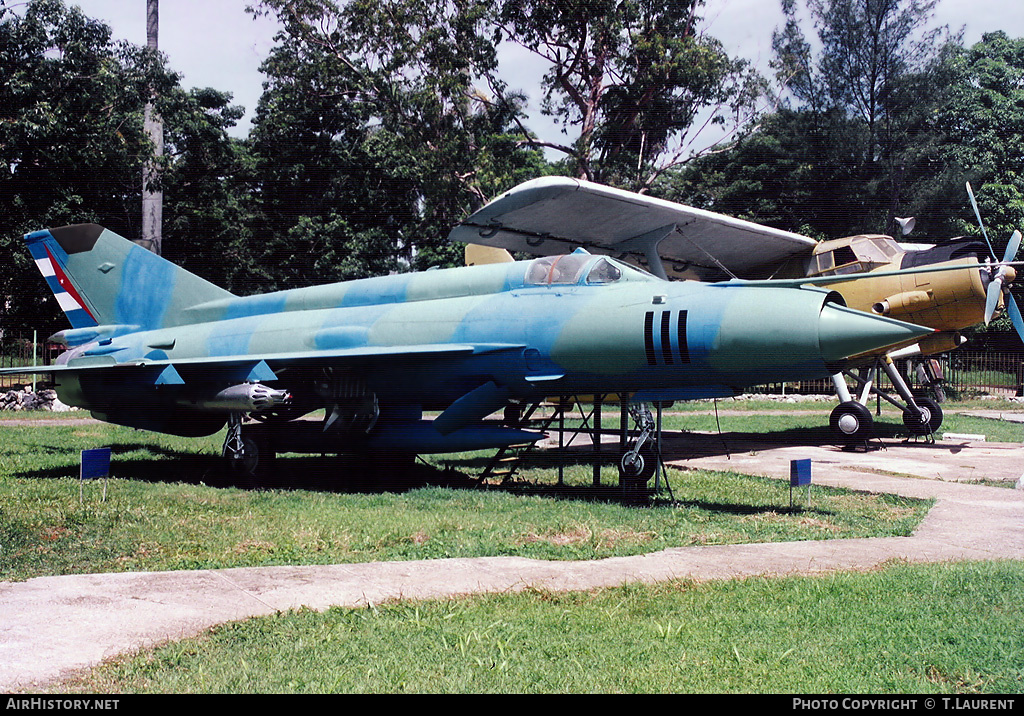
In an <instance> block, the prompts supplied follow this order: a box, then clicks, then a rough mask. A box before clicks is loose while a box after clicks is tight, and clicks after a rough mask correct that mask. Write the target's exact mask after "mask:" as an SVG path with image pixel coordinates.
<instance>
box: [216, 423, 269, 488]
mask: <svg viewBox="0 0 1024 716" xmlns="http://www.w3.org/2000/svg"><path fill="white" fill-rule="evenodd" d="M224 461H225V463H226V465H227V472H228V475H229V477H230V480H231V483H232V484H233V485H235V486H236V487H240V488H243V489H247V490H248V489H253V488H257V487H263V486H266V485H267V484H268V483H269V480H270V479H271V477H272V476H273V474H274V471H275V469H276V463H277V454H276V453H275V452H274V449H273V447H272V446H271V445H270V442H269V441H268V440H266V439H264V438H263V437H262V436H258V435H255V434H253V432H252V431H249V430H244V429H243V430H242V452H241V454H240V455H229V454H228V453H227V451H225V452H224Z"/></svg>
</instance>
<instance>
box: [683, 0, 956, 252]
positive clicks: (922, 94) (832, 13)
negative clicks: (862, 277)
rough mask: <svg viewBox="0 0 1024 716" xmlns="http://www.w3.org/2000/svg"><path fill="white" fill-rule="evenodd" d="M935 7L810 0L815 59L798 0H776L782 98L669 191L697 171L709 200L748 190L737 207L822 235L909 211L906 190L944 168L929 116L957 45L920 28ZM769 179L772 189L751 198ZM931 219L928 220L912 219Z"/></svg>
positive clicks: (863, 227) (938, 134)
mask: <svg viewBox="0 0 1024 716" xmlns="http://www.w3.org/2000/svg"><path fill="white" fill-rule="evenodd" d="M934 4H935V3H934V2H933V1H932V0H808V2H807V8H808V9H809V10H810V13H811V17H812V18H813V20H814V27H815V30H816V32H817V35H818V39H819V40H820V42H821V51H820V53H818V55H817V56H815V54H814V52H813V51H812V48H811V44H810V43H809V42H808V41H807V40H806V38H805V36H804V33H803V29H802V25H801V23H800V21H799V19H798V15H797V10H798V7H797V3H796V0H783V1H782V8H783V12H784V14H785V17H786V22H785V24H784V26H783V27H782V28H780V29H779V30H777V31H776V32H775V33H774V35H773V49H774V52H775V58H774V61H773V66H774V68H775V70H776V76H777V79H778V80H779V82H780V84H781V86H782V87H783V88H784V90H785V91H786V97H785V101H784V105H785V106H784V107H783V109H781V110H780V111H779V112H777V113H776V114H775V115H774V116H772V117H769V118H766V119H764V120H763V121H762V122H761V124H760V125H759V127H758V128H757V129H756V131H754V132H752V133H751V134H750V135H749V136H748V137H745V138H743V139H742V140H741V141H740V142H738V143H737V145H736V147H735V148H734V149H733V150H732V151H730V152H725V153H723V155H722V156H716V157H710V158H708V159H707V160H706V161H701V162H700V163H699V164H697V165H695V166H694V167H692V170H691V171H690V172H684V175H685V176H688V177H690V179H689V180H688V179H686V178H685V177H684V178H683V179H680V180H676V181H674V182H673V183H672V184H671V189H670V190H671V191H674V192H681V191H692V184H693V178H695V177H701V176H705V177H713V178H712V179H710V180H709V181H706V182H705V184H706V185H705V186H704V187H703V193H704V198H703V201H704V202H705V204H709V203H710V202H711V201H714V202H716V207H717V208H718V209H719V210H723V209H724V208H726V207H729V206H730V205H731V206H736V205H737V204H739V203H742V202H741V201H740V199H741V198H745V199H746V201H747V203H746V204H745V206H746V207H748V208H747V210H746V212H745V213H747V215H750V213H751V210H752V209H753V208H754V207H757V212H758V214H759V215H758V216H750V218H754V219H761V220H763V219H762V217H766V218H768V220H770V221H774V220H781V221H784V223H785V225H786V228H790V229H793V230H800V229H799V227H801V226H803V227H805V229H806V231H807V232H809V233H813V234H814V235H816V236H821V237H824V238H834V237H837V236H845V235H850V234H854V233H863V232H868V233H887V232H894V231H896V230H898V229H897V227H896V224H895V221H894V217H895V216H897V215H898V216H906V215H908V213H909V212H910V211H911V207H912V204H913V201H912V199H911V197H913V196H915V195H916V192H917V191H918V190H919V188H920V187H921V186H923V184H924V183H926V182H928V181H931V180H933V179H934V177H935V176H936V175H937V173H941V172H942V169H941V167H939V166H937V163H939V161H938V160H939V156H940V152H939V150H938V146H939V145H940V144H941V143H942V142H943V139H942V136H943V134H942V129H941V127H939V123H938V121H937V117H938V112H939V109H940V108H941V107H942V106H943V104H944V102H945V101H946V98H947V97H948V92H949V88H950V86H951V82H952V76H951V73H950V70H949V67H948V65H947V62H946V58H947V57H948V56H949V55H950V53H951V52H952V49H951V48H952V47H955V43H954V42H946V43H945V44H940V43H939V40H940V38H942V37H943V36H944V31H943V30H941V29H939V30H932V29H927V27H928V22H929V20H930V17H931V13H932V9H933V7H934ZM786 167H790V168H791V169H790V170H789V171H787V170H786ZM754 175H756V176H757V180H756V181H752V180H751V177H752V176H754ZM766 182H770V183H771V184H772V185H773V186H774V187H776V188H777V189H778V190H779V192H780V193H778V194H773V193H771V192H766V193H764V194H761V195H758V196H752V194H753V192H755V191H758V190H757V189H756V187H757V186H759V185H763V184H764V183H766ZM688 186H689V187H690V188H688ZM698 196H699V194H698ZM676 197H677V198H681V199H684V200H685V199H687V198H688V197H686V196H682V195H679V194H678V193H677V194H676ZM938 224H939V222H932V221H929V220H928V218H925V219H924V220H923V221H922V222H921V223H920V224H919V226H920V227H921V228H922V229H925V230H927V229H930V228H934V227H935V226H937V225H938Z"/></svg>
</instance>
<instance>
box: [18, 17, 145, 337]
mask: <svg viewBox="0 0 1024 716" xmlns="http://www.w3.org/2000/svg"><path fill="white" fill-rule="evenodd" d="M146 60H147V58H146V57H145V56H144V55H143V54H142V53H140V52H138V51H136V49H135V48H132V47H129V46H127V45H117V44H115V43H113V42H112V41H111V37H110V29H109V28H108V27H106V26H105V25H103V24H102V23H99V22H96V21H94V20H90V19H89V18H87V17H85V16H84V15H83V14H82V12H81V11H80V10H79V9H78V8H70V9H69V8H67V7H65V6H64V4H63V3H62V2H60V0H36V1H34V2H31V3H29V5H28V6H27V8H25V10H24V14H23V15H22V16H19V15H17V14H15V13H14V12H13V11H12V10H11V9H9V8H3V7H0V76H3V77H4V82H3V83H0V154H2V166H3V167H4V171H2V172H0V263H3V264H4V265H5V266H8V267H12V268H13V269H14V270H7V271H4V272H3V276H2V277H0V282H2V283H0V296H7V297H9V298H8V299H7V300H8V301H9V302H10V305H9V306H8V309H7V311H6V314H7V315H6V317H5V325H7V326H10V327H28V326H39V327H43V326H42V325H40V324H42V323H44V322H45V319H50V320H51V323H52V318H53V316H54V307H53V305H52V303H53V302H52V300H51V299H50V298H48V297H44V296H43V295H42V294H41V292H40V291H39V290H38V281H39V277H38V274H37V272H36V271H35V269H34V268H33V267H32V266H31V261H30V259H29V257H28V256H27V252H25V251H24V246H23V245H22V243H21V241H20V235H21V234H23V233H26V232H28V231H34V230H36V229H39V228H42V227H46V226H54V225H56V226H60V225H63V224H67V223H72V222H82V221H103V222H106V223H107V224H108V225H110V226H111V228H112V229H114V230H117V231H119V233H124V234H125V235H129V236H131V235H133V234H134V233H136V231H137V226H138V218H137V217H138V215H139V210H138V197H139V196H140V195H139V191H138V185H139V176H140V175H141V170H142V165H141V158H142V157H143V156H144V154H145V147H146V143H145V140H144V137H143V135H142V117H141V108H142V106H143V104H144V103H145V102H144V100H145V97H146V87H147V82H148V80H149V79H150V75H151V74H152V73H151V72H150V70H151V69H152V67H151V66H150V65H149V64H148V63H147V61H146ZM155 79H157V81H159V80H160V79H163V78H155Z"/></svg>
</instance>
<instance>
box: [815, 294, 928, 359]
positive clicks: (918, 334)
mask: <svg viewBox="0 0 1024 716" xmlns="http://www.w3.org/2000/svg"><path fill="white" fill-rule="evenodd" d="M934 332H935V331H934V330H933V329H931V328H924V327H922V326H918V325H915V324H913V323H905V322H904V321H897V320H896V319H893V318H885V317H883V316H873V315H871V314H870V313H864V312H863V311H857V310H854V309H852V308H847V307H846V306H840V305H838V304H835V303H826V304H825V305H824V306H823V307H822V309H821V315H820V317H819V319H818V345H819V348H820V350H821V356H822V358H824V359H825V361H826V362H829V363H832V362H837V361H841V360H843V359H845V358H850V357H851V356H856V355H860V354H861V353H868V352H871V351H876V350H879V349H881V348H887V347H889V346H895V345H899V344H903V343H911V342H913V341H916V340H917V339H919V338H922V337H923V336H927V335H931V334H932V333H934Z"/></svg>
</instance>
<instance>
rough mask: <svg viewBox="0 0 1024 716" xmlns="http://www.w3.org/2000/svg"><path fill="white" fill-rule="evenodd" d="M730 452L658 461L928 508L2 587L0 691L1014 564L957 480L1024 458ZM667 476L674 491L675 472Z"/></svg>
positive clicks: (993, 495)
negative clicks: (756, 586)
mask: <svg viewBox="0 0 1024 716" xmlns="http://www.w3.org/2000/svg"><path fill="white" fill-rule="evenodd" d="M728 443H731V444H723V442H722V440H721V439H720V438H718V437H717V436H704V435H693V434H686V435H675V436H669V437H668V438H667V439H666V441H665V445H666V452H670V453H671V454H672V455H678V456H686V457H687V458H688V459H686V460H678V461H673V463H674V464H675V465H676V466H678V467H681V468H683V469H696V468H707V469H727V470H730V471H736V472H749V473H752V474H765V475H774V476H777V477H788V475H789V460H791V459H794V458H806V457H810V458H811V459H812V460H813V461H814V462H813V466H814V467H813V469H814V477H813V479H814V481H815V482H816V483H818V484H827V485H836V486H844V487H851V488H854V489H860V490H865V491H872V492H891V493H898V494H902V495H907V496H912V497H925V498H934V499H936V500H937V502H936V505H935V507H934V508H933V509H932V510H931V512H930V513H929V514H928V516H927V518H926V519H925V520H924V522H923V523H922V524H921V526H920V528H919V529H918V530H917V532H916V533H915V534H914V535H913V536H912V537H896V538H878V539H847V540H829V541H805V542H785V543H776V544H747V545H735V546H706V547H687V548H676V549H668V550H664V551H662V552H657V553H654V554H647V555H642V556H636V557H621V558H613V559H604V560H593V561H584V562H544V561H538V560H531V559H522V558H516V557H491V558H477V559H446V560H433V561H422V562H389V563H370V564H345V565H330V566H314V567H265V568H243V569H224V570H214V571H192V572H158V573H129V574H97V575H81V576H65V577H41V578H37V579H31V580H28V581H27V582H18V583H10V582H3V583H0V691H5V692H10V691H14V690H16V689H25V690H34V689H38V688H39V687H41V686H42V685H44V684H46V683H48V682H51V681H53V680H55V679H59V678H61V677H63V676H67V675H69V674H70V673H72V672H74V671H75V670H79V669H83V668H87V667H91V666H94V665H96V664H98V663H100V662H101V661H102V660H103V659H106V658H108V657H111V656H114V655H117V654H123V653H127V652H132V651H134V650H136V649H139V648H140V647H145V646H149V645H153V644H156V643H159V642H162V641H166V640H174V639H180V638H183V637H186V636H191V635H195V634H198V633H200V632H201V631H203V630H204V629H207V628H209V627H211V626H213V625H215V624H218V623H222V622H226V621H231V620H239V619H245V618H247V617H251V616H258V615H266V614H273V613H274V612H277V611H280V610H287V609H293V608H297V607H301V606H306V607H310V608H314V609H324V608H327V607H330V606H335V605H341V606H359V605H365V604H366V603H368V602H373V603H377V602H381V601H384V600H388V599H400V598H401V599H429V598H434V597H445V596H449V595H454V594H473V593H481V592H501V591H510V590H519V589H523V588H525V587H527V586H535V587H541V588H544V589H549V590H576V589H590V588H597V587H614V586H618V585H621V584H623V583H626V582H630V581H646V582H653V581H657V580H665V579H672V578H684V577H689V578H693V579H699V580H709V579H729V578H735V577H747V576H755V575H764V576H775V575H788V574H814V573H821V572H828V571H835V570H866V569H871V568H874V567H877V566H879V565H882V564H884V563H885V562H887V561H890V560H899V561H907V562H938V561H948V560H989V559H1004V558H1009V559H1024V490H1015V489H1007V488H1005V487H985V486H980V485H973V484H964V483H963V482H961V481H963V480H968V479H977V478H978V477H979V476H985V477H987V478H990V479H996V480H1002V481H1006V482H1010V483H1012V482H1014V481H1016V480H1017V479H1018V478H1019V477H1020V473H1021V471H1022V470H1024V459H1022V458H1024V446H1021V445H1008V444H1005V443H1004V444H999V443H973V444H970V443H939V444H936V445H925V444H916V445H914V444H911V445H903V444H900V443H898V442H895V441H890V442H887V444H886V448H885V449H884V450H877V449H876V450H873V451H870V452H844V451H841V450H838V449H836V448H832V447H822V446H790V447H781V448H780V447H772V446H768V445H764V444H762V443H760V442H758V440H757V439H753V438H752V439H745V438H742V437H738V438H730V440H729V441H728ZM723 447H724V448H726V449H723ZM900 475H908V476H919V477H901V476H900ZM669 477H670V480H672V481H679V480H681V479H685V477H684V476H683V475H681V474H680V473H679V472H676V471H674V470H673V471H670V475H669Z"/></svg>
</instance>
